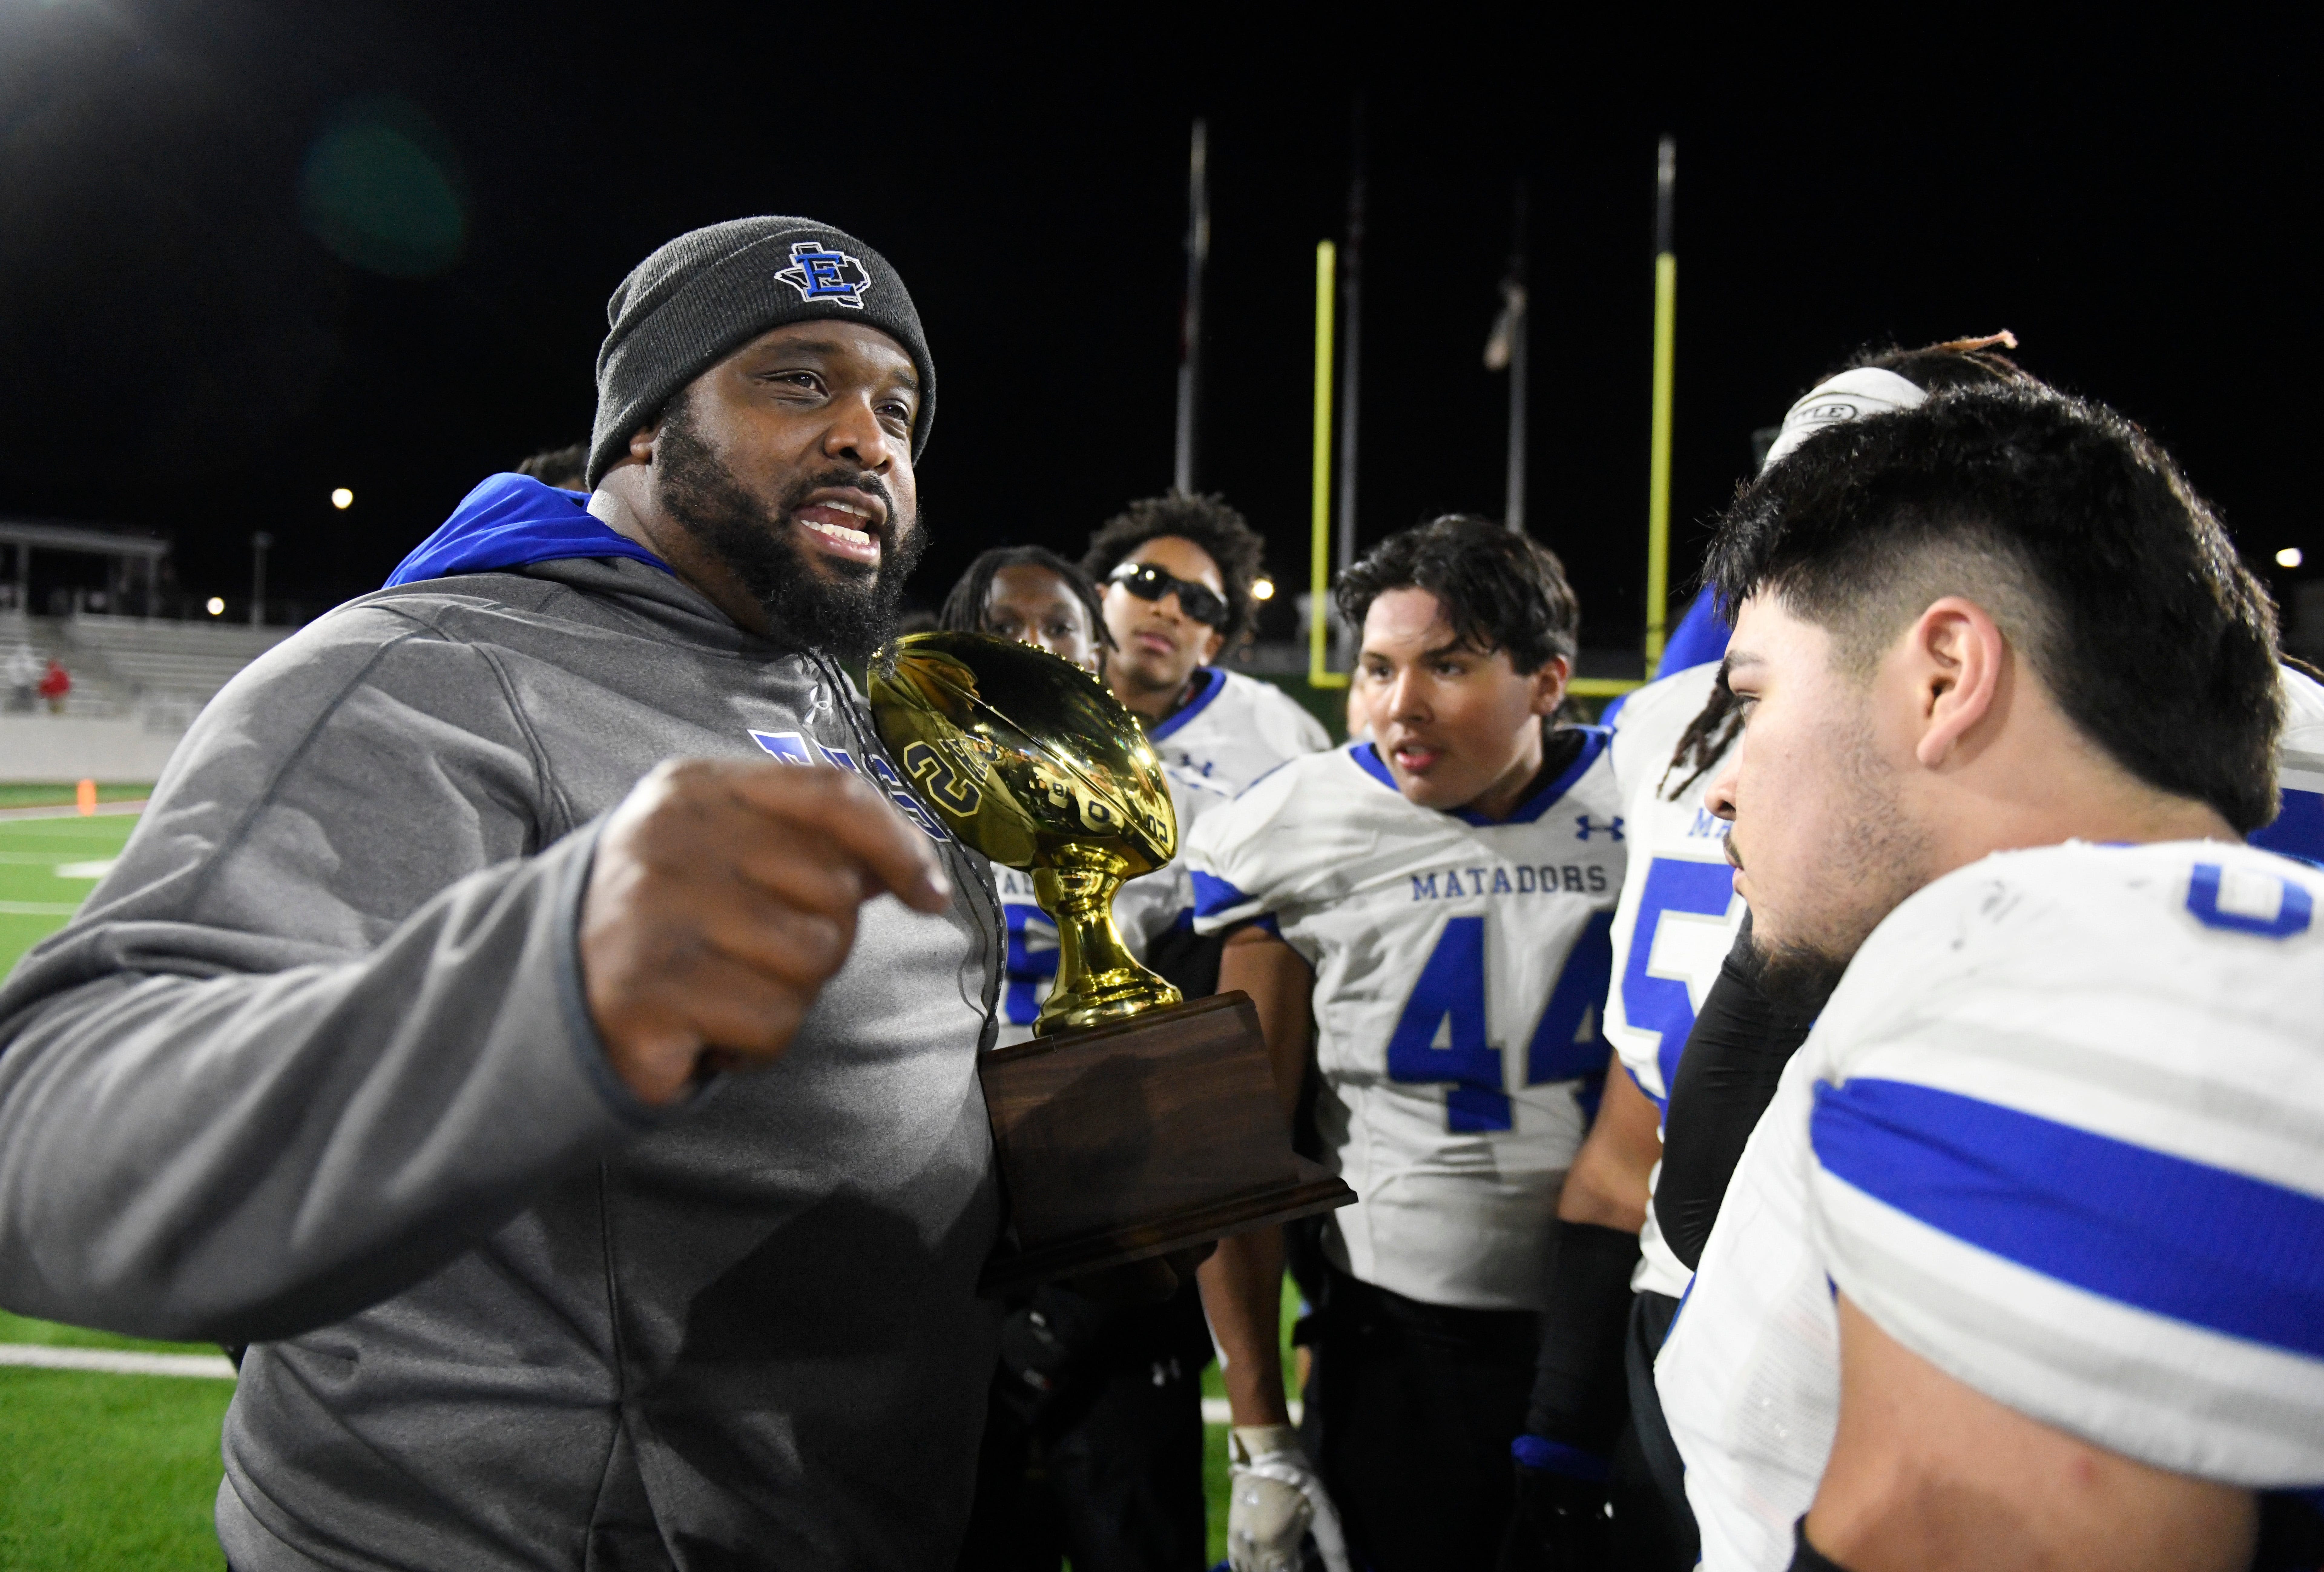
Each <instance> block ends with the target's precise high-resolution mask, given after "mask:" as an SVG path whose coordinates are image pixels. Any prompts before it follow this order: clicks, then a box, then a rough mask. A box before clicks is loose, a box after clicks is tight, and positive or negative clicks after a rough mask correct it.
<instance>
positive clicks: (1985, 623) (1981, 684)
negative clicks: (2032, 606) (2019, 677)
mask: <svg viewBox="0 0 2324 1572" xmlns="http://www.w3.org/2000/svg"><path fill="white" fill-rule="evenodd" d="M1895 661H1901V662H1902V663H1903V668H1904V670H1903V672H1902V675H1903V677H1904V680H1906V682H1907V683H1908V684H1909V687H1910V689H1911V693H1912V698H1913V703H1914V711H1915V714H1914V722H1915V725H1916V727H1917V731H1918V735H1917V736H1916V738H1915V739H1914V750H1913V751H1914V756H1915V757H1917V758H1918V759H1919V760H1920V762H1921V763H1922V764H1923V765H1924V766H1926V767H1928V768H1930V769H1935V768H1937V767H1938V766H1940V765H1941V764H1943V763H1945V762H1946V761H1947V760H1948V759H1950V758H1951V757H1952V756H1953V754H1954V753H1955V751H1956V750H1958V749H1959V748H1960V747H1961V746H1962V745H1963V744H1964V742H1965V740H1966V739H1968V737H1969V734H1970V733H1972V732H1973V731H1975V730H1976V729H1977V728H1978V726H1979V725H1980V723H1982V722H1984V721H1985V720H1986V719H1987V717H1991V716H1994V715H1996V714H1997V711H1998V710H1999V708H2000V706H2001V702H2002V686H2003V683H2004V681H2005V680H2006V673H2007V670H2008V665H2009V641H2008V639H2007V638H2006V637H2005V636H2004V635H2003V633H2002V632H2001V629H2000V627H1999V625H1998V624H1996V623H1995V622H1994V620H1993V618H1992V617H1990V616H1988V615H1986V611H1985V608H1984V607H1983V606H1979V605H1978V604H1977V603H1976V602H1975V601H1973V600H1970V599H1969V598H1967V597H1966V596H1958V595H1949V596H1944V597H1943V598H1942V599H1941V600H1937V601H1934V602H1932V603H1931V605H1930V606H1929V608H1928V610H1926V611H1924V612H1923V613H1922V614H1921V615H1920V616H1919V617H1917V618H1916V619H1914V623H1913V625H1912V627H1911V628H1910V629H1908V630H1907V631H1906V632H1905V634H1904V642H1903V644H1902V646H1901V648H1899V649H1896V650H1893V651H1891V652H1890V654H1889V658H1888V662H1884V665H1886V664H1888V663H1889V662H1895ZM1876 680H1877V679H1876Z"/></svg>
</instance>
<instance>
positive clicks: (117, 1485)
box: [0, 1368, 234, 1572]
mask: <svg viewBox="0 0 2324 1572" xmlns="http://www.w3.org/2000/svg"><path fill="white" fill-rule="evenodd" d="M233 1396H234V1384H233V1382H226V1381H200V1380H191V1379H188V1378H185V1377H176V1376H156V1375H102V1374H97V1373H89V1372H83V1371H77V1370H27V1369H20V1368H0V1567H7V1568H9V1572H68V1569H69V1572H101V1569H110V1568H115V1567H118V1568H123V1569H124V1572H127V1569H131V1568H134V1569H137V1572H147V1569H152V1572H177V1569H179V1568H191V1567H198V1568H201V1572H217V1568H218V1567H223V1566H224V1565H225V1563H226V1558H225V1556H224V1555H223V1554H221V1553H220V1551H219V1549H218V1542H217V1530H216V1528H215V1527H214V1526H213V1524H212V1513H213V1512H214V1510H215V1504H216V1502H217V1487H218V1480H219V1478H220V1466H219V1463H218V1429H219V1426H220V1425H221V1424H222V1423H223V1422H224V1421H225V1419H226V1403H227V1401H229V1400H230V1399H231V1398H232V1397H233Z"/></svg>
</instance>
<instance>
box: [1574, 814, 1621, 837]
mask: <svg viewBox="0 0 2324 1572" xmlns="http://www.w3.org/2000/svg"><path fill="white" fill-rule="evenodd" d="M1573 822H1574V824H1575V825H1576V826H1578V827H1579V828H1576V829H1575V830H1574V832H1573V838H1574V839H1575V840H1588V839H1589V838H1590V837H1591V836H1593V835H1610V836H1612V837H1614V838H1615V839H1616V840H1620V839H1621V838H1622V816H1621V815H1620V814H1616V815H1615V816H1614V817H1613V818H1612V819H1611V820H1610V821H1609V822H1607V823H1605V824H1592V823H1591V821H1590V816H1589V815H1588V814H1586V813H1585V814H1583V815H1582V817H1580V818H1577V819H1575V820H1574V821H1573Z"/></svg>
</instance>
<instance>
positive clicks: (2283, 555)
mask: <svg viewBox="0 0 2324 1572" xmlns="http://www.w3.org/2000/svg"><path fill="white" fill-rule="evenodd" d="M2302 560H2304V559H2303V558H2302V557H2301V551H2300V548H2299V547H2297V546H2286V547H2285V548H2284V549H2283V550H2281V551H2278V552H2277V553H2276V554H2275V565H2276V566H2277V567H2278V568H2297V567H2299V566H2300V564H2301V561H2302Z"/></svg>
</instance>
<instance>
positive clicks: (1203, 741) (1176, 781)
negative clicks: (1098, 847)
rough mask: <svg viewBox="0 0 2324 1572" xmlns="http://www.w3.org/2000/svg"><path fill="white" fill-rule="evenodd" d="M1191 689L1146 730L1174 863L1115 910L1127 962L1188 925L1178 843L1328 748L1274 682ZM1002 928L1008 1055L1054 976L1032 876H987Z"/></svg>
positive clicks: (1052, 943) (1226, 676)
mask: <svg viewBox="0 0 2324 1572" xmlns="http://www.w3.org/2000/svg"><path fill="white" fill-rule="evenodd" d="M1196 681H1197V682H1198V683H1199V685H1200V686H1199V688H1198V690H1197V691H1196V693H1195V694H1194V698H1192V699H1190V700H1188V701H1187V703H1186V705H1185V707H1184V708H1182V709H1180V710H1179V711H1178V713H1177V714H1176V715H1174V716H1172V717H1170V718H1169V719H1167V720H1166V721H1163V722H1161V723H1160V724H1158V725H1157V726H1152V727H1150V728H1148V732H1147V741H1148V742H1149V743H1150V744H1153V748H1154V754H1155V757H1157V759H1159V760H1160V761H1161V762H1162V773H1163V774H1164V775H1165V776H1166V777H1167V778H1168V780H1169V782H1170V806H1171V807H1172V808H1173V809H1176V812H1177V815H1178V847H1179V850H1178V855H1177V856H1176V858H1175V859H1173V860H1172V861H1171V862H1170V863H1168V864H1167V865H1164V866H1162V867H1160V868H1157V869H1156V870H1155V871H1154V872H1152V873H1150V874H1144V875H1142V876H1141V877H1139V878H1136V879H1132V880H1130V883H1127V884H1124V885H1123V886H1122V887H1121V892H1120V894H1118V895H1116V896H1115V897H1114V901H1113V920H1114V925H1115V926H1116V927H1118V928H1120V929H1121V937H1122V939H1123V940H1124V941H1125V942H1127V943H1128V945H1129V946H1130V953H1131V954H1132V955H1135V956H1137V957H1139V959H1141V960H1143V959H1144V958H1145V957H1146V956H1147V954H1148V951H1149V950H1150V948H1152V946H1153V943H1154V941H1155V940H1156V939H1159V938H1160V937H1162V935H1164V934H1165V933H1167V932H1168V931H1169V930H1170V929H1171V928H1172V927H1173V926H1175V925H1178V924H1182V923H1185V922H1186V921H1188V920H1190V919H1191V917H1192V914H1193V909H1194V893H1193V886H1192V885H1191V884H1190V883H1188V881H1187V878H1186V854H1185V846H1186V837H1187V835H1188V834H1189V833H1190V832H1191V831H1192V830H1193V829H1194V825H1195V824H1196V822H1197V821H1199V820H1200V819H1201V818H1202V817H1203V814H1205V813H1207V812H1209V811H1210V810H1211V809H1213V808H1214V807H1217V806H1219V805H1220V804H1222V803H1225V802H1229V801H1231V800H1233V798H1234V796H1235V794H1236V793H1237V792H1239V791H1241V790H1242V789H1243V788H1244V787H1246V786H1248V785H1250V783H1251V782H1252V781H1256V780H1258V779H1259V777H1260V776H1261V775H1264V774H1266V773H1267V772H1268V771H1269V770H1272V769H1274V768H1275V767H1276V766H1277V764H1280V763H1283V762H1284V761H1285V760H1286V759H1292V758H1296V757H1297V756H1299V755H1300V754H1314V753H1321V752H1322V751H1323V750H1324V749H1325V748H1328V747H1330V746H1331V745H1332V736H1331V734H1330V733H1329V732H1327V731H1325V730H1324V729H1323V722H1321V721H1319V720H1317V719H1316V718H1315V717H1314V716H1312V715H1310V714H1308V713H1307V711H1306V710H1305V708H1303V707H1301V706H1300V704H1299V701H1298V700H1297V699H1296V698H1292V697H1291V696H1290V695H1289V694H1287V693H1286V692H1284V691H1283V689H1280V688H1277V686H1275V684H1273V683H1272V682H1264V681H1261V680H1259V679H1258V678H1256V677H1245V676H1243V675H1241V674H1240V672H1235V671H1222V670H1219V669H1218V668H1217V667H1215V666H1207V667H1204V668H1203V670H1201V671H1199V672H1197V673H1196ZM993 873H994V874H995V876H996V882H997V883H998V886H999V889H1000V894H1001V908H1002V910H1003V911H1005V912H1006V913H1007V915H1008V919H1009V963H1008V976H1007V977H1006V978H1005V979H1004V984H1003V986H1002V988H1001V1034H1000V1037H999V1039H998V1040H997V1042H996V1044H995V1046H997V1047H1001V1048H1007V1047H1009V1046H1010V1045H1011V1044H1013V1043H1019V1042H1024V1041H1026V1040H1028V1039H1029V1038H1031V1036H1032V1035H1033V1022H1034V1020H1035V1018H1036V1017H1037V1016H1038V1015H1039V1014H1040V1013H1041V1005H1042V1003H1044V1002H1045V1001H1047V998H1048V996H1049V986H1050V985H1051V984H1052V983H1053V982H1054V981H1055V980H1056V976H1057V925H1056V923H1055V922H1053V921H1051V920H1050V919H1049V914H1048V913H1047V912H1046V911H1042V910H1041V908H1040V904H1039V903H1038V902H1036V901H1035V900H1034V899H1033V876H1032V875H1031V874H1020V873H1019V872H1017V871H1016V870H1015V869H1013V868H1001V867H996V868H995V869H994V870H993Z"/></svg>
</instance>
